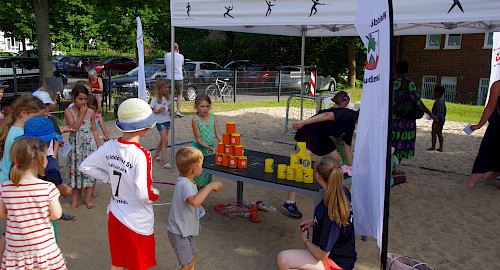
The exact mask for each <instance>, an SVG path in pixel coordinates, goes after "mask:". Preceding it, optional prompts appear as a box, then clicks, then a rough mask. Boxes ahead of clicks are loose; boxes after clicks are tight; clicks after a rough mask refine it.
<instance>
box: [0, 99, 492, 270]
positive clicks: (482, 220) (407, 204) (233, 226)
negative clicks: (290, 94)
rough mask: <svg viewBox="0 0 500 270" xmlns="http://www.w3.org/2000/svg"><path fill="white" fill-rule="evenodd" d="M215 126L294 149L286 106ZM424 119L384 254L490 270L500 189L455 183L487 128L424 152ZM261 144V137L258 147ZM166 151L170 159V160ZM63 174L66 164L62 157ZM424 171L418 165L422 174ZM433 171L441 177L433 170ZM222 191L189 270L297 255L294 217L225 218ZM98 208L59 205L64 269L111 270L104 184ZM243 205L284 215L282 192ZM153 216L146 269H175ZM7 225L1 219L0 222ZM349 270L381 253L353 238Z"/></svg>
mask: <svg viewBox="0 0 500 270" xmlns="http://www.w3.org/2000/svg"><path fill="white" fill-rule="evenodd" d="M216 116H217V119H218V122H219V127H220V129H221V130H222V131H223V130H225V124H224V123H225V122H226V121H235V122H236V123H237V131H238V132H239V133H241V134H242V144H243V145H244V146H245V148H246V149H252V150H258V151H264V152H270V153H274V154H281V155H289V154H291V153H293V152H294V150H293V146H290V145H287V144H280V143H276V142H272V141H271V140H275V141H280V142H287V143H293V142H294V140H293V137H291V136H288V135H283V132H284V122H285V108H253V109H243V110H239V111H234V112H225V113H216ZM192 117H193V116H185V117H183V118H176V120H175V129H176V132H175V134H176V136H175V143H176V144H178V143H185V142H188V141H192V139H193V135H192V130H191V119H192ZM430 123H431V122H430V121H426V120H423V119H422V120H419V121H418V123H417V124H418V135H417V151H416V157H415V158H412V159H410V160H409V161H408V160H407V161H405V162H404V166H402V169H403V170H404V171H405V172H406V174H407V176H408V180H407V182H406V183H404V184H401V185H399V186H396V187H394V188H392V189H391V209H390V223H389V232H390V233H389V252H394V253H398V254H402V255H406V256H410V257H413V258H416V259H419V260H421V261H425V262H427V263H429V264H430V265H431V266H433V267H435V268H436V269H496V268H498V265H500V244H498V239H500V233H499V231H498V230H497V229H498V228H499V227H500V217H499V215H498V205H500V196H498V194H499V192H500V191H499V190H498V189H497V188H495V187H494V186H493V185H491V184H490V183H484V184H480V185H478V186H477V187H476V188H475V189H474V190H471V191H469V190H462V189H459V188H457V187H456V184H458V183H462V182H464V181H465V180H466V179H467V175H468V174H469V173H470V171H471V168H472V164H473V161H474V158H475V155H476V153H477V150H478V148H479V144H480V141H481V138H482V136H483V134H484V130H485V128H482V129H481V130H479V131H477V132H475V133H474V134H473V135H472V136H466V135H465V134H464V133H463V132H462V131H461V130H462V128H463V127H465V125H466V124H465V123H458V122H447V123H446V124H445V126H444V136H445V145H444V149H445V152H444V153H439V152H437V151H431V152H428V151H425V149H427V148H428V147H429V146H430ZM106 124H107V126H108V129H109V130H110V132H111V134H112V137H114V138H117V137H118V136H119V132H118V130H117V129H116V128H115V127H114V123H113V122H112V121H110V122H107V123H106ZM262 139H266V140H262ZM158 141H159V135H158V132H157V130H156V128H154V129H152V130H151V131H150V132H149V134H148V135H147V136H146V137H145V138H143V139H142V141H141V144H142V145H143V146H145V147H146V148H148V149H152V148H155V147H156V145H157V143H158ZM170 151H171V150H170V149H169V151H168V152H169V156H168V159H169V160H170ZM61 167H62V173H63V175H64V167H65V161H64V159H61ZM422 167H423V168H422ZM425 168H430V169H438V170H442V171H445V172H436V171H432V170H428V169H425ZM177 175H178V173H177V172H176V171H174V172H173V173H171V172H170V171H169V170H166V169H162V168H161V165H160V163H158V162H154V165H153V180H154V181H168V182H175V181H176V178H177ZM214 180H217V181H221V182H222V184H223V189H222V190H221V191H220V192H218V193H211V194H210V196H209V197H208V198H207V200H206V201H205V202H204V203H203V205H204V206H205V208H206V209H207V214H206V216H205V217H203V218H202V219H201V226H202V230H201V232H200V236H199V237H197V238H196V243H197V246H198V250H199V253H198V259H197V263H196V269H277V265H276V254H277V253H278V252H279V251H281V250H284V249H289V248H299V249H300V248H303V244H302V242H301V241H300V238H299V234H298V233H297V225H298V223H299V222H300V220H298V219H292V218H289V217H287V216H285V215H283V214H282V213H281V212H279V211H278V212H275V213H268V212H259V216H260V217H261V219H262V222H261V223H252V222H250V220H248V219H245V218H241V217H236V218H234V219H230V218H228V217H226V216H222V215H220V214H218V213H215V212H214V211H213V206H215V205H217V204H219V203H224V204H227V203H229V202H233V201H235V200H236V182H235V181H233V180H229V179H223V178H220V177H217V176H214ZM155 187H157V188H158V189H159V190H160V191H161V196H160V199H159V201H158V202H159V203H167V202H170V200H171V198H172V191H173V186H171V185H165V184H155ZM96 190H97V192H98V194H100V196H99V197H98V198H96V199H95V200H94V203H95V205H96V207H95V208H94V209H92V210H88V209H87V208H86V207H85V205H84V204H83V202H81V203H80V206H79V207H78V208H76V209H71V208H70V198H69V197H68V198H62V199H61V203H62V206H63V210H64V211H65V212H67V213H70V214H72V215H76V216H77V220H76V221H74V222H66V221H57V226H58V230H59V235H58V239H59V242H58V244H59V246H60V248H61V249H62V251H63V253H64V255H65V258H66V260H67V265H68V268H69V269H82V270H83V269H86V270H87V269H108V268H109V266H110V265H111V259H110V254H109V247H108V241H107V216H106V206H107V204H108V203H109V198H110V193H111V192H110V186H109V185H105V184H103V185H99V186H98V187H97V189H96ZM244 199H245V200H254V201H255V200H262V201H264V202H268V201H269V202H271V203H272V204H273V205H274V206H276V207H277V208H281V205H282V203H283V201H284V200H285V199H286V192H284V191H280V190H275V189H270V188H265V187H261V186H256V185H251V184H245V193H244ZM297 203H298V206H299V209H300V210H301V211H302V213H303V214H304V218H310V217H312V215H313V198H312V197H310V196H306V195H300V194H298V195H297ZM154 210H155V234H156V236H155V238H156V259H157V266H156V267H155V268H153V269H178V263H177V259H176V256H175V253H174V251H173V249H172V247H171V245H170V243H169V241H168V237H167V229H166V227H167V220H168V213H169V210H170V206H169V205H158V206H155V207H154ZM3 224H4V222H3ZM356 246H357V252H358V261H357V263H356V269H379V261H380V259H379V248H378V247H377V244H376V241H375V239H369V241H368V242H363V241H361V240H360V238H359V237H357V239H356Z"/></svg>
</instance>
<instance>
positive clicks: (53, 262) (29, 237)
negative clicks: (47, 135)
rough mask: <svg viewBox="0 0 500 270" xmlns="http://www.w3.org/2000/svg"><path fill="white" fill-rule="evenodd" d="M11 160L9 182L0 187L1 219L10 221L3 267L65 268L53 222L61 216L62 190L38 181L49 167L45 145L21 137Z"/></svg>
mask: <svg viewBox="0 0 500 270" xmlns="http://www.w3.org/2000/svg"><path fill="white" fill-rule="evenodd" d="M10 159H11V160H12V162H13V164H12V165H13V166H12V168H11V169H10V181H7V182H4V183H2V184H1V185H0V218H6V219H7V231H6V233H5V239H6V245H5V251H4V252H3V258H2V266H1V268H2V269H11V268H12V269H14V268H15V269H25V268H24V267H20V266H25V267H26V268H30V269H31V268H33V269H35V268H36V269H66V265H65V261H64V257H63V255H62V253H61V250H60V249H59V247H58V246H57V244H56V241H55V236H54V229H53V227H52V223H51V220H56V219H59V218H60V217H61V213H62V209H61V204H60V203H59V191H58V190H57V188H56V187H55V185H54V184H53V183H50V182H46V181H43V180H41V179H39V178H38V175H42V176H43V175H44V168H45V166H46V165H47V150H46V145H45V143H44V142H43V141H41V140H40V139H37V138H33V137H22V138H19V139H17V140H16V141H14V143H13V144H12V148H11V152H10ZM23 224H24V225H23ZM26 224H31V225H30V226H25V225H26ZM28 266H30V267H28Z"/></svg>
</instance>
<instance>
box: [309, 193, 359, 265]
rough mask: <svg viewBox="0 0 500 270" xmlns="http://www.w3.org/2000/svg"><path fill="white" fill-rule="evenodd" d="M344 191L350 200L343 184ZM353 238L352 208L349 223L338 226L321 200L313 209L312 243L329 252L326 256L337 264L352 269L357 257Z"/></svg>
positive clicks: (349, 194) (349, 195)
mask: <svg viewBox="0 0 500 270" xmlns="http://www.w3.org/2000/svg"><path fill="white" fill-rule="evenodd" d="M344 192H345V195H346V197H347V199H349V201H351V193H349V190H348V189H347V188H346V187H345V186H344ZM354 239H355V237H354V225H353V215H352V210H351V216H350V218H349V225H347V226H339V225H337V223H336V222H335V221H333V220H330V218H329V217H328V208H327V207H326V205H325V202H324V200H321V202H320V203H319V204H318V206H316V209H315V210H314V225H313V237H312V242H313V244H315V245H317V246H319V247H320V248H321V250H323V251H325V252H330V255H329V256H328V257H330V258H331V259H332V260H333V261H334V262H335V263H336V264H337V265H338V266H340V267H342V268H343V269H353V268H354V263H355V262H356V259H357V254H356V246H355V244H354Z"/></svg>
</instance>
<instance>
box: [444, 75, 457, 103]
mask: <svg viewBox="0 0 500 270" xmlns="http://www.w3.org/2000/svg"><path fill="white" fill-rule="evenodd" d="M441 85H442V86H443V87H444V90H445V91H444V95H443V99H444V100H445V101H447V102H452V103H454V102H455V96H456V94H457V77H445V76H443V77H441Z"/></svg>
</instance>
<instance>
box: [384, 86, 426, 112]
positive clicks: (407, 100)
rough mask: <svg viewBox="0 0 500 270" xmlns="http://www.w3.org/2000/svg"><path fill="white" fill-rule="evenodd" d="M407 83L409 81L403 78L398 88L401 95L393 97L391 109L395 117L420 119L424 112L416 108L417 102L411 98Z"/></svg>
mask: <svg viewBox="0 0 500 270" xmlns="http://www.w3.org/2000/svg"><path fill="white" fill-rule="evenodd" d="M409 85H410V81H409V80H407V79H403V81H402V82H401V87H400V88H399V91H401V93H402V95H401V96H399V97H397V98H395V99H394V104H393V107H392V110H393V113H394V114H395V115H396V116H397V117H400V118H403V119H407V120H415V119H420V118H422V117H423V116H424V112H423V111H421V110H420V109H419V108H418V106H417V103H416V102H415V101H413V100H412V99H411V96H410V90H409Z"/></svg>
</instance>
